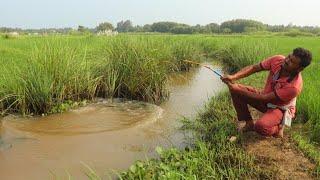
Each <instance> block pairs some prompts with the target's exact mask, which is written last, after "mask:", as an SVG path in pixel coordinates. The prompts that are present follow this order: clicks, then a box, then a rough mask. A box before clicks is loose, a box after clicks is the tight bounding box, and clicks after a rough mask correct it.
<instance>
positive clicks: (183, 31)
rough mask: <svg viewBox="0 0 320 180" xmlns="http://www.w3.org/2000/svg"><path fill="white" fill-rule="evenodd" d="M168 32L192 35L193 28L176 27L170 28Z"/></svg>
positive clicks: (185, 26) (186, 26)
mask: <svg viewBox="0 0 320 180" xmlns="http://www.w3.org/2000/svg"><path fill="white" fill-rule="evenodd" d="M170 32H172V33H174V34H192V33H193V28H192V27H190V26H188V25H178V26H174V27H173V28H171V30H170Z"/></svg>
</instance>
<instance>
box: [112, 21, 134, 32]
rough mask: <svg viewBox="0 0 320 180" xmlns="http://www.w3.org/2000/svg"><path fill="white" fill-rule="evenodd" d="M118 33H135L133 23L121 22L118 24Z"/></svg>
mask: <svg viewBox="0 0 320 180" xmlns="http://www.w3.org/2000/svg"><path fill="white" fill-rule="evenodd" d="M116 29H117V31H118V32H130V31H133V26H132V22H131V21H130V20H126V21H120V22H118V23H117V28H116Z"/></svg>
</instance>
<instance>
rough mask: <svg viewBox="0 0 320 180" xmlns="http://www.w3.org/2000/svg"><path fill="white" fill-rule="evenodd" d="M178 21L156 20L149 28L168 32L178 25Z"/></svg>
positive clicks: (154, 30)
mask: <svg viewBox="0 0 320 180" xmlns="http://www.w3.org/2000/svg"><path fill="white" fill-rule="evenodd" d="M178 25H179V24H178V23H175V22H156V23H153V24H152V25H151V30H152V31H153V32H163V33H165V32H170V31H171V29H172V28H173V27H175V26H178Z"/></svg>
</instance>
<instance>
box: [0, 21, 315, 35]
mask: <svg viewBox="0 0 320 180" xmlns="http://www.w3.org/2000/svg"><path fill="white" fill-rule="evenodd" d="M106 29H110V30H116V31H118V32H123V33H127V32H161V33H173V34H232V33H236V34H239V33H245V34H248V33H249V34H255V33H261V32H262V33H264V32H268V33H273V34H275V35H280V36H290V37H295V36H311V35H312V36H319V35H320V27H317V26H296V25H293V24H291V23H290V24H288V25H268V24H264V23H262V22H259V21H255V20H250V19H234V20H229V21H225V22H222V23H221V24H220V25H219V24H217V23H214V22H211V23H209V24H206V25H200V24H197V25H188V24H182V23H178V22H167V21H162V22H155V23H152V24H145V25H136V26H135V25H133V23H132V21H130V20H125V21H120V22H117V23H116V28H114V27H113V25H112V23H110V22H103V23H100V24H99V25H98V26H97V27H95V28H88V27H84V26H81V25H79V26H78V29H77V31H78V32H80V33H97V32H99V31H103V30H106ZM74 31H75V30H73V29H72V28H48V29H19V28H8V27H0V33H9V32H19V33H21V34H35V33H38V34H74V33H75V32H74Z"/></svg>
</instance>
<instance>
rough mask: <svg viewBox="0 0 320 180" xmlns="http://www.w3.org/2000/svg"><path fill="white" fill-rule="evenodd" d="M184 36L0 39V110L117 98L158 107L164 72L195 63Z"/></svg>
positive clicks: (164, 90)
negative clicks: (1, 54) (0, 54)
mask: <svg viewBox="0 0 320 180" xmlns="http://www.w3.org/2000/svg"><path fill="white" fill-rule="evenodd" d="M189 39H190V38H182V37H178V38H177V37H176V38H171V37H161V36H158V37H147V36H121V35H120V36H117V37H108V38H107V37H95V36H84V37H82V36H80V37H74V36H61V37H59V36H57V37H42V38H39V37H22V38H17V39H3V40H1V41H0V51H1V52H4V56H1V58H0V62H1V63H2V66H1V68H0V70H1V72H2V75H1V76H0V109H1V110H2V112H3V113H6V112H19V113H22V114H31V113H35V114H41V113H47V112H49V111H51V109H52V108H53V107H54V106H56V105H59V104H62V103H64V102H65V101H68V100H71V101H81V100H84V99H88V100H90V99H93V98H95V97H121V98H128V99H137V100H142V101H148V102H154V103H160V102H161V101H162V100H164V99H165V98H166V97H167V94H168V92H167V87H166V81H167V77H168V75H169V73H171V72H175V71H185V70H188V69H189V68H190V64H187V63H185V62H183V60H186V59H188V60H195V61H199V58H198V57H199V53H200V51H199V50H198V49H197V48H195V47H196V46H193V45H192V41H191V40H189Z"/></svg>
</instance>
